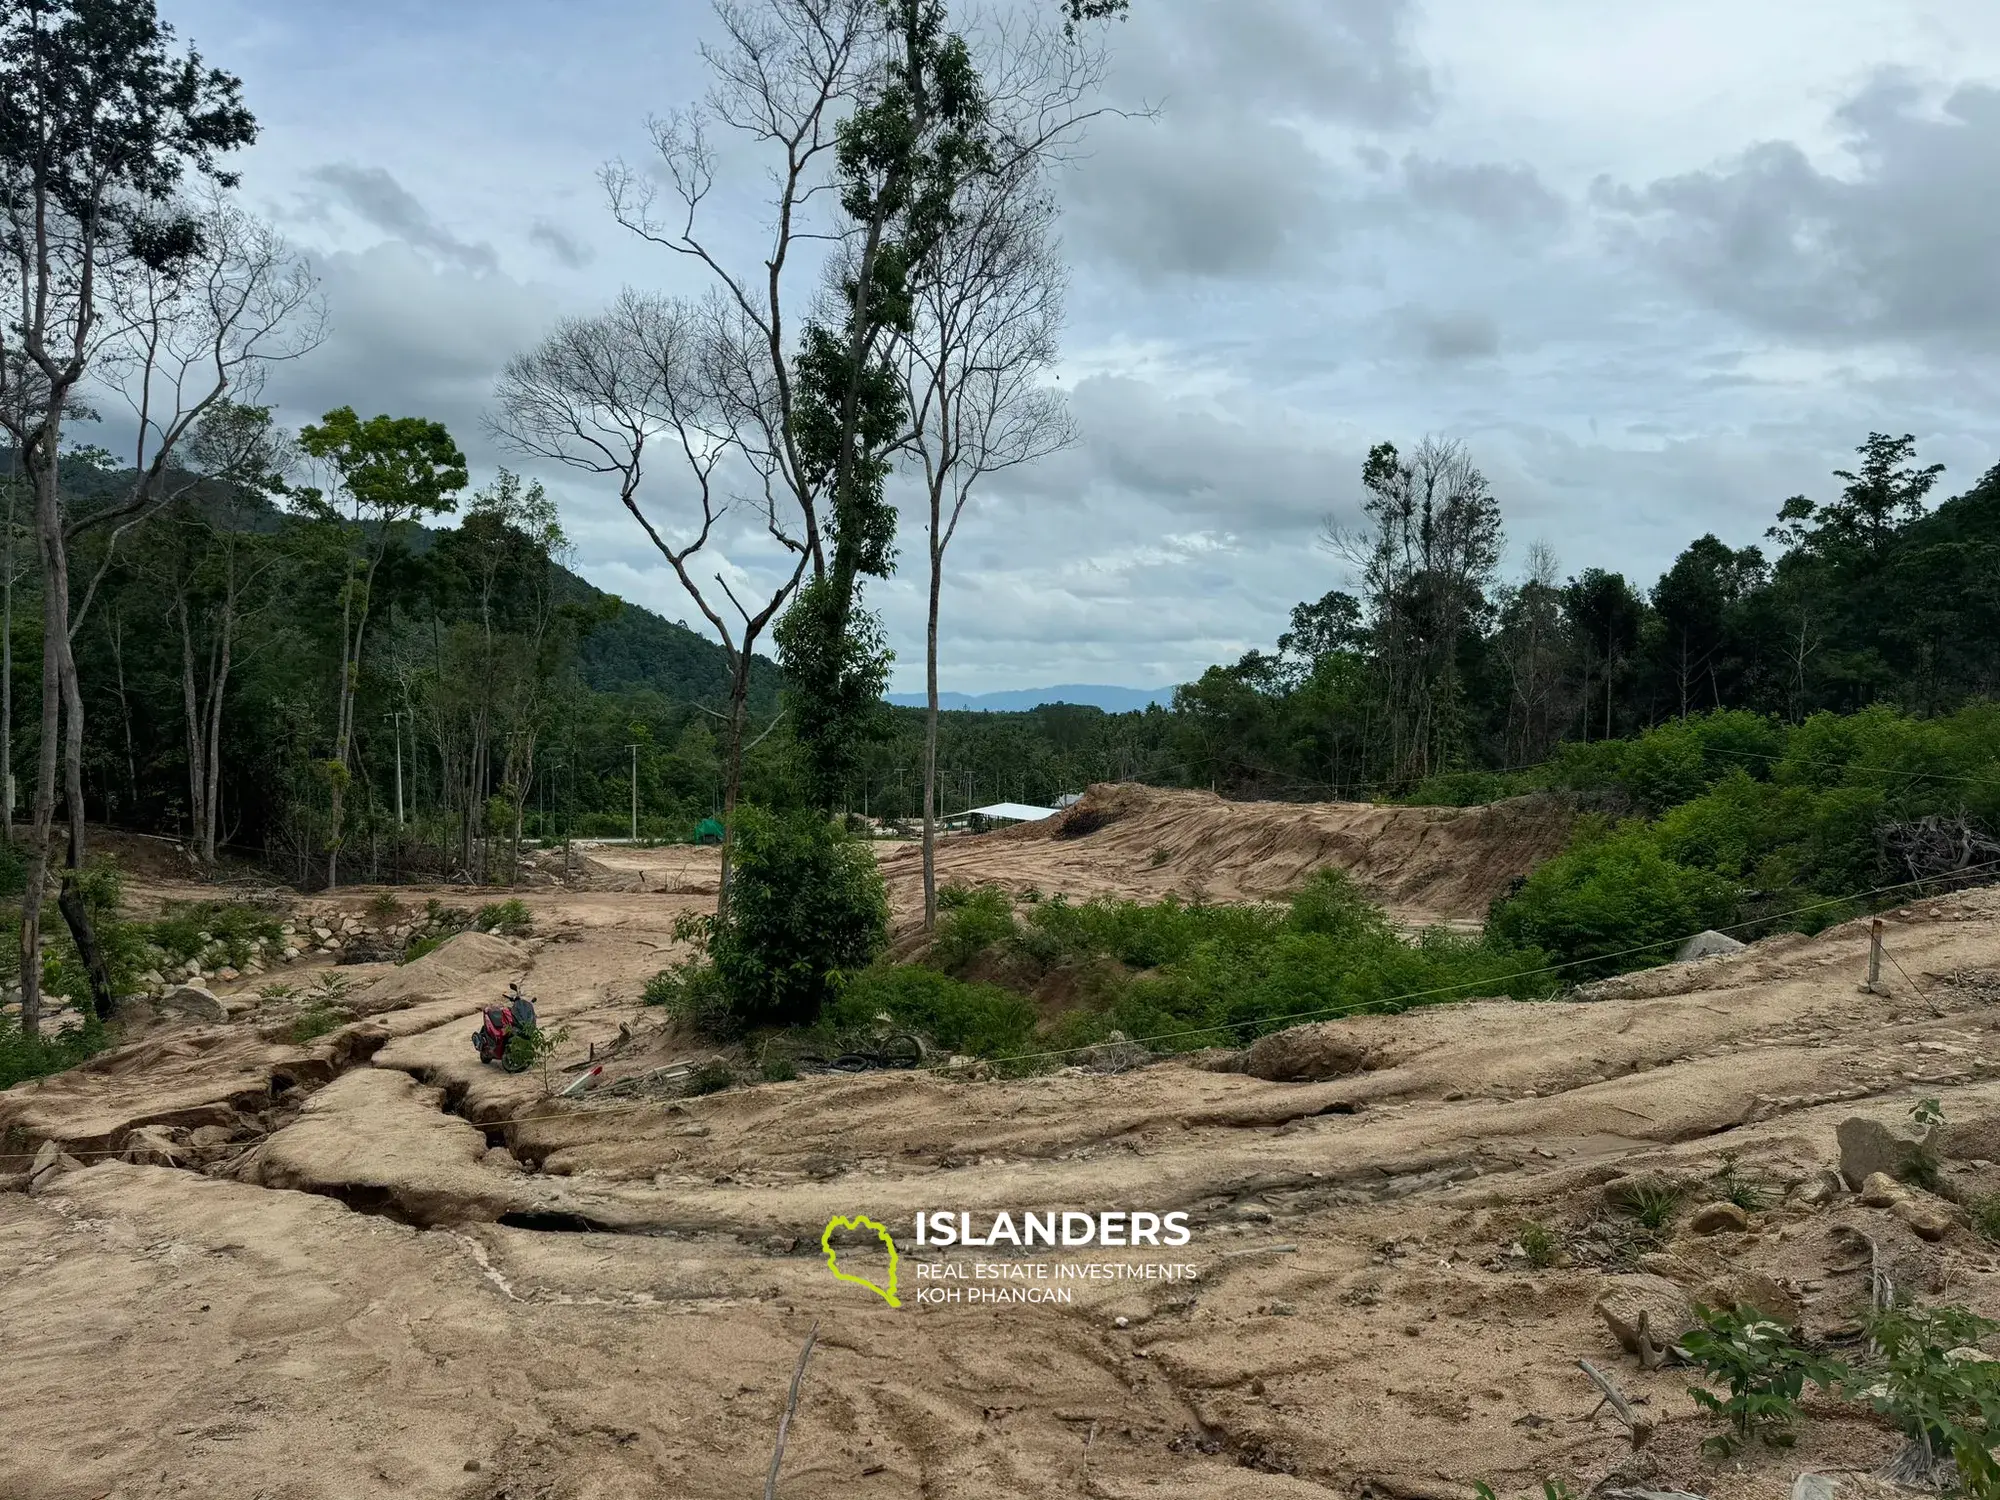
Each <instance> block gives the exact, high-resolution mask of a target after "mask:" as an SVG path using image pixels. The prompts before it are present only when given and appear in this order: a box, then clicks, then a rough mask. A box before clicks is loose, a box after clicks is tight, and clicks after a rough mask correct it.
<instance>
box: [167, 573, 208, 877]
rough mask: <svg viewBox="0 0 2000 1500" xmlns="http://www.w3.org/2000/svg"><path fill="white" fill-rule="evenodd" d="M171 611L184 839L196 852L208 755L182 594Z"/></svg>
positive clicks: (204, 822) (204, 812)
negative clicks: (183, 771) (176, 632)
mask: <svg viewBox="0 0 2000 1500" xmlns="http://www.w3.org/2000/svg"><path fill="white" fill-rule="evenodd" d="M174 613H175V615H177V616H178V617H179V619H180V624H181V717H182V720H183V722H184V723H185V725H186V727H187V763H188V764H187V768H188V841H189V842H190V843H192V844H193V845H194V846H195V850H196V852H197V853H199V852H200V850H201V847H202V844H201V839H202V833H203V831H204V830H205V829H207V828H208V827H209V824H210V819H209V816H208V786H209V780H208V763H207V762H208V757H207V744H206V736H205V735H204V734H203V733H202V728H203V726H202V712H201V702H200V699H199V698H198V697H197V696H196V694H195V685H194V633H193V630H192V629H191V628H190V626H189V624H188V608H187V598H186V596H185V595H183V596H182V598H181V599H179V600H178V601H177V602H176V603H175V605H174Z"/></svg>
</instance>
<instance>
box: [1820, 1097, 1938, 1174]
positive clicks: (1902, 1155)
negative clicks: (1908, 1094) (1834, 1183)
mask: <svg viewBox="0 0 2000 1500" xmlns="http://www.w3.org/2000/svg"><path fill="white" fill-rule="evenodd" d="M1834 1138H1835V1139H1836V1140H1838V1141H1839V1142H1840V1175H1841V1176H1842V1177H1844V1178H1846V1179H1847V1185H1848V1186H1849V1187H1851V1188H1854V1189H1857V1190H1858V1189H1859V1188H1860V1187H1861V1185H1862V1184H1863V1183H1864V1182H1866V1181H1867V1180H1868V1179H1869V1178H1870V1177H1872V1176H1874V1175H1875V1174H1876V1173H1878V1172H1879V1173H1883V1174H1885V1175H1887V1176H1889V1177H1901V1176H1902V1175H1903V1174H1904V1173H1905V1172H1907V1171H1908V1170H1909V1167H1910V1161H1911V1159H1912V1158H1913V1157H1915V1156H1916V1154H1917V1153H1918V1152H1919V1151H1920V1150H1921V1149H1922V1148H1923V1145H1924V1140H1925V1137H1924V1132H1923V1130H1922V1129H1921V1128H1919V1127H1918V1126H1916V1125H1914V1124H1910V1123H1908V1122H1905V1121H1900V1120H1899V1121H1897V1122H1895V1123H1893V1124H1891V1123H1889V1122H1887V1121H1884V1120H1870V1119H1866V1118H1864V1117H1862V1116H1859V1115H1856V1116H1853V1117H1851V1118H1849V1119H1845V1120H1842V1121H1841V1122H1840V1124H1839V1126H1838V1127H1836V1128H1835V1130H1834Z"/></svg>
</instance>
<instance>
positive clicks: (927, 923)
mask: <svg viewBox="0 0 2000 1500" xmlns="http://www.w3.org/2000/svg"><path fill="white" fill-rule="evenodd" d="M937 523H938V516H937V508H936V506H935V504H934V505H933V506H932V509H931V538H932V541H931V597H930V614H929V617H928V619H927V620H926V621H925V623H924V693H925V709H924V931H925V932H929V931H931V930H932V929H933V928H935V927H936V926H937V744H938V670H937V658H938V593H939V590H940V588H941V587H942V585H943V576H942V575H943V572H944V558H943V557H942V556H941V555H940V553H939V551H938V546H937V540H936V538H937Z"/></svg>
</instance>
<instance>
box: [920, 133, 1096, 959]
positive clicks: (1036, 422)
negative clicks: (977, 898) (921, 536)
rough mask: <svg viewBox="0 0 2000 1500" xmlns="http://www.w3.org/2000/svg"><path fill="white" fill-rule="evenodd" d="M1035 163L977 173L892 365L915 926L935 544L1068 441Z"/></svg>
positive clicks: (938, 587) (927, 809) (1048, 245)
mask: <svg viewBox="0 0 2000 1500" xmlns="http://www.w3.org/2000/svg"><path fill="white" fill-rule="evenodd" d="M1054 220H1055V207H1054V203H1053V200H1052V199H1051V197H1050V195H1049V192H1048V190H1047V183H1046V181H1045V175H1044V173H1043V172H1042V170H1041V164H1040V163H1038V162H1035V161H1032V160H1029V161H1023V162H1021V163H1019V164H1017V166H1016V167H1015V169H1014V170H1013V171H1011V172H1009V173H1007V174H1005V175H997V174H996V175H995V176H992V177H987V178H981V179H977V180H975V181H974V182H972V183H969V184H968V185H967V188H966V191H965V192H964V193H962V194H961V202H960V203H959V204H958V206H957V213H956V214H955V215H954V219H953V223H952V224H951V226H950V228H949V229H948V230H947V231H946V232H945V234H944V235H943V236H942V237H941V238H940V240H939V241H938V243H937V245H936V247H935V249H934V251H933V254H932V256H931V257H930V260H929V262H928V263H927V264H925V265H923V266H921V267H919V268H918V276H917V278H916V284H917V286H918V288H919V292H918V295H917V298H916V316H915V319H914V326H913V329H912V332H911V334H910V335H909V337H908V338H906V339H905V340H904V341H903V343H902V346H901V350H900V353H899V359H898V365H899V371H900V374H901V376H902V380H903V386H904V391H905V396H906V399H907V400H908V403H909V408H910V413H911V426H912V433H913V435H912V437H911V440H910V447H911V449H912V450H913V451H914V453H915V454H916V456H917V458H918V460H919V461H920V462H921V464H922V467H923V480H924V499H925V505H926V533H925V535H926V541H927V548H926V552H927V560H928V562H929V571H930V579H929V595H928V601H927V608H926V615H925V633H924V686H925V694H926V698H927V706H926V711H925V721H924V766H923V772H924V803H923V807H924V814H923V821H924V845H923V847H924V926H925V928H926V929H927V930H928V929H929V928H931V927H934V926H935V925H936V923H937V812H938V807H937V790H938V787H937V748H938V609H939V600H940V596H941V594H942V592H943V586H944V559H945V549H946V548H948V547H949V546H950V545H951V540H952V537H953V536H955V535H956V534H957V531H958V523H959V520H960V518H961V517H962V516H963V515H964V513H965V506H966V502H967V501H968V500H969V499H970V498H971V495H972V491H973V488H974V486H975V485H977V484H978V483H979V482H980V480H982V479H983V478H984V477H985V476H987V475H989V474H994V473H998V472H1000V471H1002V470H1005V469H1011V468H1014V467H1016V466H1018V465H1021V464H1025V463H1030V462H1033V461H1034V460H1035V459H1037V458H1042V457H1045V456H1047V455H1048V454H1050V453H1053V452H1055V451H1057V450H1058V449H1060V448H1062V447H1064V446H1066V445H1067V444H1068V443H1070V442H1072V441H1074V439H1075V428H1074V426H1073V425H1072V423H1071V420H1070V416H1069V411H1068V408H1067V407H1066V405H1065V404H1064V402H1063V400H1062V398H1061V396H1060V395H1059V394H1058V393H1057V392H1056V391H1054V390H1053V389H1051V388H1050V387H1049V386H1047V385H1045V384H1043V377H1044V376H1045V375H1046V373H1047V371H1048V369H1049V367H1050V366H1051V365H1052V364H1054V362H1055V359H1056V353H1057V343H1056V340H1057V334H1058V332H1059V330H1060V327H1061V323H1062V311H1063V292H1064V289H1065V286H1066V282H1067V278H1066V276H1065V274H1064V270H1063V266H1062V262H1061V260H1060V258H1059V257H1058V255H1057V253H1056V247H1055V244H1054V241H1053V238H1052V231H1053V226H1054Z"/></svg>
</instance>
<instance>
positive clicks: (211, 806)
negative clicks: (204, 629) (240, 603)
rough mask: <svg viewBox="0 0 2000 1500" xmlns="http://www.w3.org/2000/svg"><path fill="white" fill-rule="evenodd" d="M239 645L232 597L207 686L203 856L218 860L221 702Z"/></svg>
mask: <svg viewBox="0 0 2000 1500" xmlns="http://www.w3.org/2000/svg"><path fill="white" fill-rule="evenodd" d="M235 646H236V607H235V598H234V594H233V592H232V594H231V596H230V597H229V599H228V600H227V602H225V604H224V605H223V614H222V640H221V643H220V649H219V655H218V657H217V660H216V664H215V671H214V672H213V673H212V674H211V676H210V679H209V688H208V725H207V729H208V753H207V756H206V757H205V758H206V760H207V762H208V796H207V797H206V798H205V799H204V800H203V812H204V815H205V816H204V821H203V823H202V829H201V857H202V859H203V860H205V861H206V862H207V863H209V864H211V865H212V864H214V863H215V848H216V839H215V834H216V824H217V823H218V822H219V821H220V819H221V816H222V701H223V697H224V695H225V694H226V693H227V692H228V690H229V668H230V664H231V657H232V655H233V653H234V651H235Z"/></svg>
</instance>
